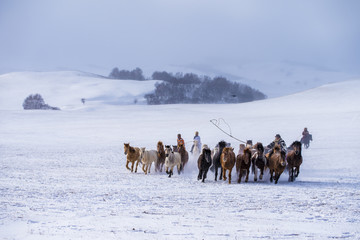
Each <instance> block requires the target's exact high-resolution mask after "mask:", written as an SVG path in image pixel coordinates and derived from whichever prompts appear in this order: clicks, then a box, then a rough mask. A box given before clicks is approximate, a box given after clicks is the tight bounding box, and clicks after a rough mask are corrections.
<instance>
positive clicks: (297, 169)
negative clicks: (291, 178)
mask: <svg viewBox="0 0 360 240" xmlns="http://www.w3.org/2000/svg"><path fill="white" fill-rule="evenodd" d="M299 173H300V166H298V167H296V174H295V177H298V176H299Z"/></svg>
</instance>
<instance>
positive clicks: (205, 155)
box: [198, 148, 212, 182]
mask: <svg viewBox="0 0 360 240" xmlns="http://www.w3.org/2000/svg"><path fill="white" fill-rule="evenodd" d="M211 164H212V162H211V150H210V149H209V148H203V150H202V152H201V154H200V156H199V159H198V168H199V175H198V180H200V179H202V182H205V178H206V175H207V172H208V171H209V168H210V166H211Z"/></svg>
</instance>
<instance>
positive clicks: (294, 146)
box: [290, 141, 301, 155]
mask: <svg viewBox="0 0 360 240" xmlns="http://www.w3.org/2000/svg"><path fill="white" fill-rule="evenodd" d="M290 147H291V148H292V149H293V150H294V152H295V155H299V154H301V142H299V141H295V142H293V143H292V144H291V145H290Z"/></svg>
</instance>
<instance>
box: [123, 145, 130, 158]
mask: <svg viewBox="0 0 360 240" xmlns="http://www.w3.org/2000/svg"><path fill="white" fill-rule="evenodd" d="M129 148H130V143H124V154H125V155H126V154H128V151H129Z"/></svg>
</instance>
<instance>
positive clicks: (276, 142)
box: [267, 134, 287, 159]
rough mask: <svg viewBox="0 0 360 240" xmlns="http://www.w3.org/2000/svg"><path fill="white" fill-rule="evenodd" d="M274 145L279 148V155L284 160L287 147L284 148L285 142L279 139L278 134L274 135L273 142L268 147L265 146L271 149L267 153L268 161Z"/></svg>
mask: <svg viewBox="0 0 360 240" xmlns="http://www.w3.org/2000/svg"><path fill="white" fill-rule="evenodd" d="M275 144H278V145H279V146H280V149H281V155H283V157H284V158H285V155H286V152H287V147H286V143H285V141H284V140H283V139H282V138H281V136H280V134H276V135H275V140H274V141H272V142H271V143H270V144H269V145H267V148H268V149H271V150H270V152H269V157H268V158H269V159H270V157H271V155H272V154H273V152H274V147H275Z"/></svg>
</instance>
